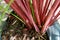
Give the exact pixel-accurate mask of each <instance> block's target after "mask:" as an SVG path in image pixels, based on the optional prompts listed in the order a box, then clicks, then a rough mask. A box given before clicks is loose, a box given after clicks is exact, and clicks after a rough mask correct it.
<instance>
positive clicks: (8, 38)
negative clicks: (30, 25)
mask: <svg viewBox="0 0 60 40" xmlns="http://www.w3.org/2000/svg"><path fill="white" fill-rule="evenodd" d="M6 22H7V25H6V27H5V28H4V29H3V32H2V40H49V38H48V34H47V33H45V34H44V35H43V36H41V35H40V34H39V33H37V32H36V31H35V30H34V29H30V30H28V29H27V27H26V25H25V24H23V23H22V22H21V21H19V20H18V19H16V18H15V17H12V18H11V17H8V19H7V20H6Z"/></svg>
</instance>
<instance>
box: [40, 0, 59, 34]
mask: <svg viewBox="0 0 60 40" xmlns="http://www.w3.org/2000/svg"><path fill="white" fill-rule="evenodd" d="M59 3H60V0H55V3H54V4H53V6H52V8H51V9H50V11H49V15H48V17H47V20H46V22H45V24H44V25H43V28H42V30H41V33H42V34H43V33H45V32H46V30H47V29H48V23H49V22H50V20H51V18H52V16H53V13H54V11H55V9H56V8H57V6H58V5H59Z"/></svg>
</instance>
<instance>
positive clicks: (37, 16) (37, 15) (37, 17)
mask: <svg viewBox="0 0 60 40" xmlns="http://www.w3.org/2000/svg"><path fill="white" fill-rule="evenodd" d="M32 3H33V7H34V14H35V17H36V21H37V23H38V26H40V25H41V23H40V18H39V14H38V7H37V2H36V0H32Z"/></svg>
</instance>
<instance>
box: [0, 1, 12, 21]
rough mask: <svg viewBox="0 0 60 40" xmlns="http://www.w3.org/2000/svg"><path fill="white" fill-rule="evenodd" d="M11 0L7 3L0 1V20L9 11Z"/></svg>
mask: <svg viewBox="0 0 60 40" xmlns="http://www.w3.org/2000/svg"><path fill="white" fill-rule="evenodd" d="M0 2H2V0H0ZM12 2H13V0H10V2H9V3H8V4H3V3H0V14H1V15H0V22H2V19H3V18H4V17H5V14H6V13H10V12H11V10H9V9H10V5H11V3H12Z"/></svg>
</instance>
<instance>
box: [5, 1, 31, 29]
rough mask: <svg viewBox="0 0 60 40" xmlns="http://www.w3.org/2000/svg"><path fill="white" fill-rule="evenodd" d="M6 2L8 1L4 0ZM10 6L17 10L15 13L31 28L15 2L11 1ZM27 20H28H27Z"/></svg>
mask: <svg viewBox="0 0 60 40" xmlns="http://www.w3.org/2000/svg"><path fill="white" fill-rule="evenodd" d="M5 1H6V2H7V3H9V0H5ZM11 7H12V8H13V9H14V11H16V12H17V14H18V15H19V16H20V17H21V18H22V19H23V20H24V21H25V22H26V24H27V25H28V26H29V28H31V25H30V24H29V20H28V19H27V17H26V16H25V15H24V14H23V12H22V10H20V9H19V7H18V5H17V4H16V2H13V3H12V5H11ZM27 21H28V22H27Z"/></svg>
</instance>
